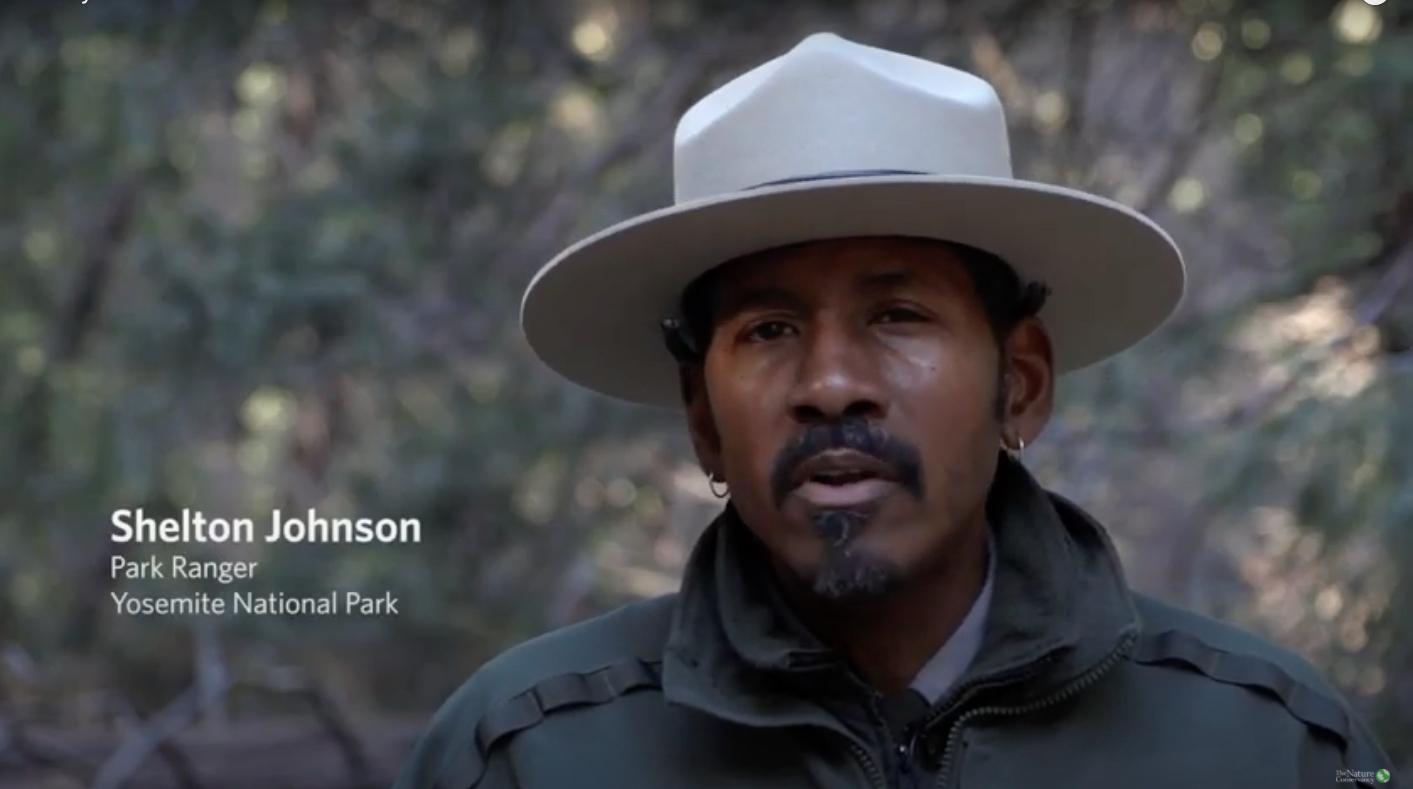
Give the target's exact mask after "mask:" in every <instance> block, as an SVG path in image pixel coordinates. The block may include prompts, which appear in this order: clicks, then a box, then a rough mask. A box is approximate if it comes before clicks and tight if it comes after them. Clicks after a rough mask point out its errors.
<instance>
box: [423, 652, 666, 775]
mask: <svg viewBox="0 0 1413 789" xmlns="http://www.w3.org/2000/svg"><path fill="white" fill-rule="evenodd" d="M660 669H661V661H660V660H641V659H638V658H629V659H627V660H623V661H619V662H617V663H611V664H609V665H607V666H604V667H602V668H599V669H595V670H593V671H588V672H583V673H567V674H557V675H555V676H552V677H548V678H546V679H543V680H540V681H539V682H537V683H535V684H534V685H533V686H531V687H530V689H528V690H526V691H524V692H522V693H519V694H517V695H514V696H511V697H510V698H508V699H506V700H504V701H502V702H500V703H499V704H496V705H495V706H493V707H491V708H490V709H489V710H487V711H486V714H485V715H484V716H482V717H481V720H480V721H479V722H478V723H477V724H476V732H475V738H474V742H471V743H468V746H469V750H471V751H472V753H471V754H470V757H471V758H470V759H469V761H464V762H462V764H461V765H460V769H458V770H457V771H456V774H455V775H454V776H443V777H442V778H441V779H440V780H439V781H438V782H437V788H436V789H470V787H474V786H475V785H476V784H477V783H478V782H479V781H480V780H481V776H482V774H483V773H484V772H485V769H486V760H487V759H488V758H489V756H490V753H491V749H492V748H493V747H495V745H496V743H497V742H498V741H500V740H501V739H503V738H505V737H507V736H509V735H511V734H514V733H516V732H519V731H523V730H525V729H528V728H530V727H532V726H535V725H536V724H538V723H540V722H541V721H543V720H544V719H545V716H547V715H549V714H550V713H553V712H556V711H558V710H563V709H568V708H571V707H578V706H583V705H586V704H604V703H607V702H610V701H613V700H614V699H616V698H618V697H620V696H623V695H625V694H628V693H631V692H633V691H635V690H642V689H647V688H660V687H661V686H662V675H661V670H660Z"/></svg>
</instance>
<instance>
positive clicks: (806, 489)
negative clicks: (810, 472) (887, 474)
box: [790, 477, 897, 507]
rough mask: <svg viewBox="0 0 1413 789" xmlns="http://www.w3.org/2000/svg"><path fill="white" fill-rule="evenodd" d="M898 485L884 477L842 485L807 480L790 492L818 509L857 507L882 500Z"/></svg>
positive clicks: (868, 478)
mask: <svg viewBox="0 0 1413 789" xmlns="http://www.w3.org/2000/svg"><path fill="white" fill-rule="evenodd" d="M895 487H897V483H896V482H894V481H893V480H891V479H884V478H882V477H865V478H864V479H860V480H856V481H854V482H846V483H844V484H842V485H829V484H826V483H824V482H816V481H815V480H806V481H805V482H804V483H803V484H801V485H800V486H798V487H796V488H795V489H794V490H792V491H790V495H792V496H799V497H800V498H802V499H804V500H805V501H807V502H809V503H810V504H813V505H815V506H818V507H855V506H858V505H860V504H867V503H868V502H871V501H874V500H875V499H881V498H883V497H884V496H887V495H889V494H890V493H892V492H893V489H894V488H895Z"/></svg>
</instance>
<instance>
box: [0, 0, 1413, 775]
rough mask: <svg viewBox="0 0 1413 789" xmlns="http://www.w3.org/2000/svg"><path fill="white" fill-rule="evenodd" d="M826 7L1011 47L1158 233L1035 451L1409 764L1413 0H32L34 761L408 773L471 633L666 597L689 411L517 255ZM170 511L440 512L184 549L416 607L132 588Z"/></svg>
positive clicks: (1005, 61) (1006, 92)
mask: <svg viewBox="0 0 1413 789" xmlns="http://www.w3.org/2000/svg"><path fill="white" fill-rule="evenodd" d="M819 30H832V31H835V32H838V33H840V34H841V35H844V36H846V37H849V38H852V39H854V40H857V41H860V42H863V43H867V44H872V45H877V46H883V47H888V48H891V49H896V50H900V51H904V52H909V53H913V54H918V55H921V56H923V57H927V58H930V59H934V60H939V61H942V62H945V63H948V64H950V65H955V66H958V67H961V68H964V69H967V70H970V71H973V72H975V73H978V74H980V75H981V76H983V77H985V78H986V79H988V80H989V81H990V82H991V83H992V84H993V85H995V87H996V88H997V90H998V92H999V93H1000V95H1001V97H1002V99H1003V100H1004V102H1005V103H1006V106H1007V112H1008V120H1009V123H1010V127H1011V133H1012V149H1013V157H1014V160H1015V164H1016V170H1017V174H1018V175H1020V176H1022V177H1028V178H1033V179H1037V180H1043V181H1050V182H1055V183H1062V184H1067V185H1070V186H1074V187H1078V188H1082V189H1086V190H1090V191H1094V192H1097V193H1100V194H1104V195H1108V196H1111V197H1114V198H1116V199H1118V200H1120V201H1123V202H1125V203H1127V204H1129V205H1132V206H1135V207H1137V208H1139V209H1141V210H1143V211H1145V212H1147V213H1149V214H1150V215H1151V216H1153V217H1155V218H1156V219H1157V220H1158V221H1159V222H1160V223H1161V224H1163V225H1164V227H1166V228H1168V229H1169V230H1170V231H1171V232H1172V233H1173V235H1174V236H1175V238H1176V239H1177V240H1178V242H1179V243H1180V244H1181V245H1182V247H1183V249H1184V252H1185V254H1186V257H1187V263H1188V271H1189V293H1188V295H1187V298H1186V299H1185V301H1184V303H1183V305H1182V308H1181V310H1180V312H1179V314H1178V315H1177V316H1175V318H1174V319H1173V320H1172V321H1171V322H1170V323H1169V324H1168V325H1167V326H1166V327H1165V328H1164V329H1163V330H1162V331H1160V332H1159V333H1158V334H1156V335H1154V336H1153V337H1151V338H1149V339H1148V340H1146V341H1145V342H1144V343H1142V344H1141V345H1140V346H1138V347H1137V348H1136V349H1134V350H1132V351H1130V352H1128V353H1126V354H1124V355H1122V356H1120V357H1118V358H1116V359H1114V360H1112V361H1109V362H1106V363H1103V364H1101V365H1098V366H1095V367H1093V368H1090V369H1087V370H1084V371H1081V372H1078V373H1075V374H1072V375H1069V376H1066V377H1065V378H1063V379H1061V381H1060V388H1059V393H1058V394H1059V400H1058V403H1057V406H1058V409H1057V414H1056V418H1055V420H1054V421H1053V422H1052V423H1051V424H1050V425H1049V427H1048V428H1047V430H1046V432H1045V434H1044V435H1043V436H1042V437H1041V438H1040V439H1039V440H1038V441H1037V442H1036V443H1035V444H1034V445H1033V446H1030V447H1027V449H1026V454H1025V458H1026V462H1027V464H1028V465H1029V466H1030V467H1031V468H1032V469H1033V470H1034V471H1035V472H1036V474H1037V475H1038V476H1039V477H1040V478H1041V480H1042V481H1044V482H1045V483H1046V484H1047V485H1048V486H1050V487H1052V488H1053V489H1055V490H1057V491H1059V492H1061V493H1064V494H1065V495H1066V496H1068V497H1070V498H1072V499H1074V500H1076V501H1078V502H1079V503H1080V504H1081V505H1083V506H1085V507H1086V508H1087V509H1089V510H1090V511H1091V512H1093V513H1095V514H1096V515H1097V516H1098V517H1100V518H1101V520H1102V521H1103V522H1104V523H1105V524H1106V525H1107V526H1108V527H1109V528H1110V530H1111V532H1112V534H1113V536H1114V538H1115V541H1116V543H1117V545H1118V547H1119V549H1120V551H1121V553H1122V555H1123V558H1124V561H1125V567H1126V570H1127V573H1128V576H1129V579H1130V581H1131V583H1132V584H1133V585H1134V586H1135V587H1136V588H1139V589H1141V590H1144V591H1148V592H1152V593H1154V594H1158V595H1160V596H1162V597H1163V598H1165V599H1168V600H1171V601H1173V602H1175V603H1178V604H1180V605H1184V606H1188V607H1191V608H1195V609H1197V610H1199V611H1202V612H1205V613H1209V614H1213V615H1216V616H1219V617H1222V618H1225V619H1228V620H1231V621H1234V622H1237V623H1239V624H1241V625H1243V626H1245V627H1249V628H1252V629H1254V630H1256V631H1258V632H1260V633H1263V634H1265V635H1267V636H1268V637H1270V638H1272V639H1274V640H1275V641H1277V642H1279V643H1282V644H1284V645H1286V646H1289V647H1291V648H1293V649H1295V650H1297V651H1299V652H1300V653H1302V654H1304V655H1306V656H1307V657H1309V658H1310V659H1311V660H1313V661H1314V662H1315V663H1316V664H1317V665H1319V666H1320V667H1321V668H1322V669H1323V670H1325V671H1326V672H1327V674H1328V675H1329V676H1330V678H1331V679H1332V681H1334V682H1335V683H1336V684H1337V685H1338V686H1339V687H1340V688H1341V689H1343V690H1344V691H1345V692H1346V694H1347V696H1348V698H1349V700H1350V701H1351V703H1353V704H1354V705H1355V706H1356V707H1357V708H1358V709H1359V710H1360V712H1361V713H1362V714H1364V715H1366V716H1367V718H1368V720H1369V721H1370V722H1371V724H1372V725H1373V726H1374V728H1375V730H1376V731H1377V732H1378V734H1379V736H1380V738H1381V739H1382V741H1383V743H1384V745H1385V747H1386V748H1387V749H1388V750H1389V752H1390V756H1391V758H1392V759H1393V761H1394V764H1392V765H1387V766H1388V767H1389V768H1390V769H1392V770H1393V771H1394V773H1395V774H1396V775H1397V774H1399V773H1400V772H1406V771H1407V770H1408V769H1409V768H1410V767H1413V737H1410V732H1413V608H1410V607H1409V606H1407V605H1404V604H1400V601H1403V602H1404V603H1406V602H1407V601H1408V600H1409V599H1410V581H1411V580H1413V528H1410V527H1413V485H1410V484H1409V482H1410V480H1413V415H1410V413H1409V408H1408V404H1409V403H1413V284H1410V281H1413V161H1410V153H1409V147H1408V143H1409V141H1410V140H1413V101H1410V99H1413V5H1410V4H1409V3H1407V2H1403V1H1402V0H1389V2H1386V3H1384V4H1382V5H1380V6H1377V7H1375V6H1370V5H1368V4H1366V3H1365V2H1363V0H1342V1H1341V2H1335V3H1311V2H1277V1H1276V0H1267V1H1265V2H1245V1H1243V0H1183V1H1182V2H1120V1H1119V0H1112V2H1101V1H1099V0H1090V1H1088V2H1057V3H1045V4H1039V3H1032V2H999V1H998V2H980V1H979V0H972V1H970V2H967V1H966V0H962V1H960V2H952V3H939V2H923V1H921V0H867V1H866V2H823V1H822V0H820V1H816V2H805V1H804V0H788V1H786V2H772V3H744V2H713V1H712V0H670V1H668V2H651V3H649V2H629V1H627V0H623V1H611V0H603V1H602V2H558V3H554V2H549V0H536V1H532V2H456V3H453V2H440V3H437V2H401V1H399V0H372V1H370V2H342V3H324V2H289V1H287V2H275V1H273V0H266V1H264V2H220V3H217V2H195V1H194V0H185V1H181V2H178V1H176V0H172V1H169V2H157V1H155V0H154V1H152V2H139V1H137V0H131V1H128V2H124V1H122V0H90V2H88V3H86V4H80V2H79V1H78V0H74V1H73V2H43V3H38V2H33V3H7V4H5V6H4V8H3V10H0V785H3V786H42V787H70V786H89V785H91V786H104V787H111V786H118V785H123V784H124V783H125V782H126V783H127V785H131V786H187V787H226V786H300V787H322V786H329V787H334V786H358V785H374V786H378V785H384V784H386V782H387V781H388V780H389V779H390V777H391V775H392V771H393V770H394V769H395V768H396V766H397V765H398V763H399V762H400V760H401V758H402V756H403V754H404V753H405V751H406V748H407V747H409V745H410V743H411V740H412V738H413V737H415V736H416V734H417V733H418V731H419V730H420V729H421V727H422V726H423V725H424V724H425V722H426V720H427V717H428V716H429V715H430V713H431V711H432V710H433V709H434V708H435V706H436V705H437V704H438V703H440V701H441V700H442V699H443V698H444V697H445V696H446V695H447V693H449V692H450V691H451V690H452V689H453V688H454V687H455V686H456V685H457V684H458V683H459V682H460V681H461V679H463V678H464V677H465V676H466V675H468V674H469V673H470V672H471V671H472V670H473V669H474V668H475V667H476V666H477V665H479V663H480V662H481V661H483V660H484V659H486V658H487V657H489V656H490V655H493V654H495V653H496V652H498V651H499V650H501V649H503V648H504V647H505V646H507V645H509V644H511V643H514V642H516V641H519V640H522V639H524V638H526V637H528V636H530V635H533V634H536V633H538V632H542V631H544V630H547V629H549V628H553V627H557V626H560V625H563V624H566V623H569V622H572V621H575V620H577V619H581V618H583V617H586V616H589V615H592V614H594V613H597V612H600V611H603V610H606V609H607V608H609V607H611V606H614V605H617V604H619V603H621V602H625V601H628V600H631V599H634V598H638V597H642V596H646V595H653V594H658V593H662V592H666V591H671V590H673V589H675V587H676V582H677V578H678V573H679V571H680V569H681V565H682V562H683V560H684V558H685V556H686V553H687V551H688V550H689V548H690V546H691V544H692V541H693V540H694V539H695V537H696V535H697V534H698V532H699V531H700V529H701V528H702V527H703V526H705V524H706V522H707V520H708V519H709V518H710V516H711V515H712V514H714V512H715V511H716V506H715V505H716V500H715V499H713V498H711V496H710V494H709V493H707V489H706V480H705V478H704V476H703V475H702V473H701V471H700V469H698V468H697V466H696V464H695V462H694V460H693V458H692V455H691V452H690V446H689V444H688V442H687V440H686V434H685V426H684V423H683V420H682V417H681V416H680V415H679V414H676V413H673V412H668V411H661V410H654V409H646V408H640V407H636V406H630V405H626V404H623V403H619V402H616V401H612V400H609V399H606V398H602V397H599V396H596V395H593V394H591V393H588V392H585V391H583V390H580V389H577V388H575V387H573V386H571V385H569V384H567V383H566V382H564V381H562V380H561V379H559V378H557V377H556V376H554V375H553V374H552V373H550V372H548V371H547V370H546V369H544V368H543V367H542V366H540V365H539V364H538V362H536V361H535V360H534V358H533V356H532V355H531V353H530V352H529V350H528V348H527V347H526V346H525V344H524V342H523V340H522V338H521V337H520V335H519V329H518V326H517V312H518V306H519V301H520V294H521V292H522V291H523V288H524V286H525V284H526V283H527V282H528V281H529V278H530V277H531V276H532V274H533V273H534V272H535V270H536V269H537V268H538V267H539V266H540V265H541V264H542V263H544V262H545V261H546V260H548V259H549V257H551V256H552V255H553V254H554V253H555V252H556V251H558V250H559V249H560V248H561V247H562V246H564V245H566V244H568V243H569V242H571V241H573V240H575V239H577V238H579V237H581V236H583V235H585V234H587V233H588V232H591V231H593V230H596V229H598V228H601V227H604V226H606V225H607V224H609V223H611V222H613V221H616V220H618V219H622V218H625V217H628V216H630V215H632V214H635V213H639V212H642V211H645V210H649V209H652V208H656V207H659V206H661V205H664V204H667V203H668V202H670V199H671V190H670V173H671V149H670V143H671V133H672V128H673V125H674V123H675V121H676V118H677V116H678V115H679V114H680V113H681V112H682V111H683V110H685V109H686V107H687V106H689V105H690V104H691V103H692V102H693V101H695V100H696V99H697V98H700V97H701V96H702V95H704V94H705V93H706V92H708V91H709V90H711V89H712V88H713V87H715V86H717V85H720V84H721V83H723V82H724V81H726V80H727V79H729V78H730V77H731V76H734V75H735V74H738V73H740V72H742V71H744V70H746V69H748V68H750V67H752V66H754V65H757V64H759V63H761V62H763V61H765V60H767V59H769V58H772V57H774V56H776V55H778V54H781V53H782V52H784V51H785V50H787V49H788V48H790V47H791V46H793V45H794V44H795V43H796V42H797V41H798V40H799V39H801V38H803V37H804V36H805V35H807V34H809V33H811V32H815V31H819ZM1095 308H1096V309H1102V308H1103V305H1095ZM139 506H140V507H143V508H145V509H146V510H147V511H148V512H151V513H168V514H169V513H172V512H176V511H179V510H180V509H181V508H182V507H191V508H196V509H201V510H202V511H204V512H206V513H207V514H210V515H224V516H228V517H235V516H242V517H255V518H256V519H257V522H258V523H259V522H262V521H263V519H264V518H265V517H267V513H268V512H269V511H270V510H271V509H272V508H274V507H279V508H281V509H283V510H286V511H291V510H294V511H303V510H305V509H307V508H308V507H311V506H312V507H318V508H319V510H320V511H321V512H324V513H327V514H330V515H351V516H364V517H376V516H382V515H390V516H396V517H418V518H420V519H421V520H422V522H423V528H424V538H423V541H422V542H421V543H420V544H416V545H401V546H377V547H370V546H298V547H289V546H279V549H278V550H275V549H269V548H268V547H267V546H263V545H259V544H256V545H211V546H206V550H205V551H197V550H189V551H186V553H189V554H194V555H201V556H208V557H210V558H249V559H258V560H259V561H260V562H261V565H260V569H259V571H258V583H257V584H256V588H257V589H260V590H265V591H274V590H280V591H285V592H288V593H291V594H299V593H301V592H303V593H312V592H313V591H317V590H322V589H326V588H331V587H343V588H352V589H368V590H381V589H384V588H386V589H389V590H391V591H392V592H393V593H394V594H396V595H398V596H399V598H400V599H401V604H400V608H401V610H402V613H401V615H400V616H398V617H396V618H389V619H359V618H351V617H350V618H305V619H277V618H263V619H262V618H249V617H247V618H222V619H198V618H187V619H182V618H156V617H149V618H131V617H121V618H120V617H118V616H117V615H115V614H114V612H113V606H112V605H111V602H110V600H109V598H108V592H109V591H110V590H111V589H113V588H115V586H120V584H115V583H114V582H113V581H112V580H111V579H110V578H109V565H108V562H109V557H110V556H111V555H112V554H113V553H114V549H115V547H117V546H114V545H112V544H111V543H110V542H109V541H108V533H109V525H108V518H109V515H110V513H111V512H112V511H113V510H114V509H118V508H125V507H139ZM131 551H132V553H133V555H134V556H140V555H142V554H143V553H147V552H150V551H146V550H145V549H144V550H141V551H139V550H137V549H136V548H134V549H131ZM168 552H169V551H168ZM158 553H163V551H158ZM132 588H136V587H132ZM142 588H144V589H166V590H168V591H171V592H173V593H176V592H178V591H180V590H181V589H183V588H186V587H183V586H182V585H181V584H180V583H168V584H167V585H166V586H163V585H161V584H157V583H151V584H149V585H147V586H144V587H142ZM1358 767H1361V768H1364V767H1367V768H1368V769H1374V768H1375V767H1377V766H1358Z"/></svg>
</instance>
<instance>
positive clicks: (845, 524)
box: [812, 509, 902, 602]
mask: <svg viewBox="0 0 1413 789" xmlns="http://www.w3.org/2000/svg"><path fill="white" fill-rule="evenodd" d="M868 518H869V514H862V513H857V512H853V511H850V510H837V509H828V510H821V511H819V512H817V513H815V515H814V516H813V520H814V526H815V531H816V532H817V533H818V534H819V535H820V536H821V537H823V538H824V539H825V540H827V541H828V543H829V544H828V546H827V547H826V548H825V555H824V563H823V564H822V565H820V568H819V570H818V571H817V572H816V573H815V576H814V583H813V585H812V589H813V591H814V593H815V594H816V595H818V596H819V597H820V598H823V599H825V600H830V601H833V602H867V601H869V600H876V599H878V598H880V597H884V596H886V595H887V594H888V593H890V592H892V591H893V590H894V589H896V588H897V587H898V585H899V583H900V582H901V580H902V573H901V571H900V569H899V568H898V566H897V565H896V564H894V563H893V562H891V561H888V560H887V559H884V558H882V557H878V556H871V555H869V554H867V553H861V552H859V551H857V550H855V549H854V548H853V547H852V546H850V543H851V542H852V541H853V540H852V538H853V537H854V536H855V535H856V534H858V532H859V529H860V528H861V527H862V526H863V524H864V522H865V521H866V520H868Z"/></svg>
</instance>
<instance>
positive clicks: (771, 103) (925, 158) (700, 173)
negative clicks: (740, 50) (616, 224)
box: [673, 33, 1012, 203]
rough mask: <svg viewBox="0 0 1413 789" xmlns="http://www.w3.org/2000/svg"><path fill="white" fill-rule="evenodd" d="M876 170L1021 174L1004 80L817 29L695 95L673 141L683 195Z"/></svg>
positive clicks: (676, 185) (678, 190)
mask: <svg viewBox="0 0 1413 789" xmlns="http://www.w3.org/2000/svg"><path fill="white" fill-rule="evenodd" d="M872 170H877V171H903V172H917V173H930V174H938V175H962V176H967V175H972V176H990V177H1000V178H1010V177H1012V173H1011V155H1010V146H1009V144H1008V141H1007V138H1006V119H1005V112H1004V110H1003V109H1002V107H1001V101H1000V98H999V97H998V96H997V95H996V91H995V90H994V89H993V88H992V87H991V85H990V84H988V83H987V82H986V81H985V80H983V79H981V78H980V77H977V76H975V75H972V74H968V73H967V72H965V71H961V70H958V69H954V68H951V67H949V66H944V65H941V64H938V63H934V62H932V61H928V60H923V59H921V58H916V57H912V56H910V55H903V54H900V53H897V52H890V51H888V50H884V49H877V48H874V47H869V46H864V45H862V44H857V43H854V42H852V41H848V40H846V39H844V38H841V37H839V36H837V35H835V34H833V33H816V34H814V35H812V36H809V37H808V38H806V39H805V40H803V41H801V42H800V43H799V44H797V45H796V46H795V47H794V48H793V49H791V50H790V51H789V52H786V53H785V54H783V55H781V56H780V57H777V58H775V59H773V60H770V61H768V62H766V63H763V64H761V65H760V66H757V67H756V68H754V69H751V70H750V71H748V72H746V73H745V74H742V75H741V76H739V77H736V78H735V79H733V80H731V81H730V82H727V83H726V84H725V85H722V86H721V87H719V88H717V89H716V90H714V91H712V92H711V93H710V94H708V95H707V96H705V97H704V98H702V99H701V100H700V101H698V102H697V103H696V104H694V105H692V107H691V108H690V109H688V110H687V112H686V113H685V114H684V115H683V116H682V118H681V120H680V121H679V122H678V124H677V130H676V134H675V136H674V141H673V190H674V199H675V201H676V202H678V203H682V202H687V201H690V200H695V199H698V198H703V197H710V196H713V195H721V194H726V193H729V192H736V191H740V190H743V189H749V188H751V187H754V186H759V185H761V184H764V183H771V182H775V181H783V180H789V179H799V178H809V177H816V176H821V175H827V174H829V173H841V172H857V171H872Z"/></svg>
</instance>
